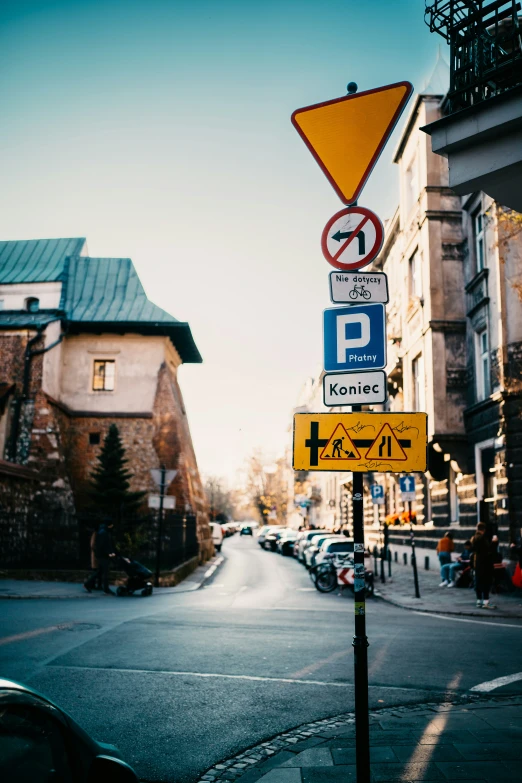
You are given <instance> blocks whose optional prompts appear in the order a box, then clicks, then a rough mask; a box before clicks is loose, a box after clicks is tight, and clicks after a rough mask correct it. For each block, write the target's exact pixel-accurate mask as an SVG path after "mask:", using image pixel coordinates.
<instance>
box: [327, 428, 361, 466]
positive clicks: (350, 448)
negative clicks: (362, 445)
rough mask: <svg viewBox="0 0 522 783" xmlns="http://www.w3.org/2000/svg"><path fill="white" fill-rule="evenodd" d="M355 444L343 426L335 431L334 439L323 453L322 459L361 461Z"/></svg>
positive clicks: (332, 438)
mask: <svg viewBox="0 0 522 783" xmlns="http://www.w3.org/2000/svg"><path fill="white" fill-rule="evenodd" d="M360 458H361V455H360V454H359V452H358V451H357V449H356V447H355V445H354V442H353V441H352V439H351V438H350V436H349V435H348V433H347V431H346V429H345V428H344V426H343V425H342V424H338V425H337V427H336V428H335V429H334V431H333V434H332V437H331V438H330V439H329V441H328V443H327V444H326V446H325V447H324V449H323V450H322V452H321V457H320V459H360Z"/></svg>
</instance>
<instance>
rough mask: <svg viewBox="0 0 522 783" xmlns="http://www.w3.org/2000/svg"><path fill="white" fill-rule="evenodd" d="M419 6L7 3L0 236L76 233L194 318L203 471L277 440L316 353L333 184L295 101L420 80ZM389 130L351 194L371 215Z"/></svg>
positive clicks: (394, 195)
mask: <svg viewBox="0 0 522 783" xmlns="http://www.w3.org/2000/svg"><path fill="white" fill-rule="evenodd" d="M423 17H424V2H423V0H393V2H390V0H372V2H370V0H357V1H355V0H322V1H321V2H319V0H313V1H312V0H299V1H297V0H263V2H257V0H256V1H254V0H242V2H234V1H233V0H83V1H82V0H76V1H75V0H34V1H33V2H29V1H27V2H26V0H2V2H1V3H0V106H1V107H2V108H1V117H2V120H1V123H0V165H1V169H0V170H1V188H0V238H1V239H29V238H40V237H58V236H86V237H87V240H88V247H89V252H90V254H91V255H93V256H129V257H131V258H132V259H133V261H134V263H135V265H136V267H137V270H138V273H139V274H140V276H141V278H142V280H143V283H144V285H145V287H146V290H147V292H148V294H149V296H150V298H151V299H153V301H155V302H156V303H157V304H159V305H160V306H161V307H164V308H165V309H166V310H168V311H170V312H171V313H172V314H173V315H175V316H176V317H177V318H179V319H180V320H187V321H189V323H190V325H191V327H192V330H193V334H194V337H195V339H196V341H197V343H198V345H199V348H200V350H201V353H202V354H203V358H204V364H203V365H201V366H198V365H187V366H185V367H182V368H181V370H180V374H179V375H180V382H181V386H182V390H183V393H184V396H185V400H186V404H187V409H188V413H189V419H190V425H191V429H192V434H193V439H194V444H195V448H196V454H197V457H198V461H199V464H200V468H201V469H202V471H204V472H205V473H216V474H221V475H225V476H228V477H229V478H230V479H232V478H233V476H234V474H235V471H236V470H237V469H238V468H240V467H241V466H242V464H243V463H244V461H245V458H246V457H247V456H248V454H249V453H250V452H251V451H252V450H253V449H254V448H256V447H261V448H263V449H265V451H267V452H269V453H271V454H272V456H275V455H277V453H278V452H279V451H280V450H281V449H282V447H283V444H284V441H285V437H286V428H287V427H288V424H289V422H290V413H291V409H292V407H293V405H294V404H295V400H296V397H297V394H298V392H299V389H300V387H301V384H302V383H303V381H304V380H305V378H306V377H307V376H308V375H310V374H313V373H314V372H315V371H316V370H317V369H320V365H321V361H322V358H321V311H322V309H323V308H324V307H327V306H328V305H329V298H328V287H327V273H328V271H329V269H330V267H328V265H327V264H326V262H325V261H324V259H323V257H322V255H321V251H320V246H319V241H320V235H321V231H322V228H323V225H324V224H325V223H326V221H327V219H328V218H329V217H330V216H331V215H332V214H333V213H334V212H335V211H337V210H338V209H340V208H341V203H340V201H339V200H338V198H337V196H336V195H335V193H334V191H333V190H332V188H331V187H330V185H329V184H328V182H327V180H326V179H325V178H324V176H323V174H322V173H321V172H320V170H319V168H318V167H317V165H316V163H315V162H314V160H313V159H312V157H311V156H310V154H309V152H308V151H307V149H306V148H305V146H304V144H303V143H302V141H301V140H300V139H299V137H298V135H297V133H296V132H295V130H294V129H293V127H292V125H291V123H290V114H291V112H292V111H293V110H294V109H296V108H298V107H300V106H304V105H307V104H310V103H314V102H316V101H322V100H328V99H329V98H335V97H338V96H340V95H343V94H344V93H345V85H346V83H347V82H348V81H351V80H353V81H356V82H357V83H358V85H359V89H360V90H364V89H369V88H371V87H376V86H380V85H383V84H388V83H391V82H395V81H401V80H404V79H407V80H410V81H412V82H413V84H414V85H415V87H416V88H417V89H421V88H422V86H423V84H424V81H425V79H426V78H427V77H428V76H429V74H430V72H431V70H432V68H433V66H434V64H435V60H436V56H437V50H438V47H439V44H440V42H441V40H442V39H440V38H439V37H438V36H435V35H431V34H430V33H429V30H428V28H427V27H426V26H425V24H424V18H423ZM401 125H402V123H401ZM396 134H397V132H396ZM396 134H395V135H396ZM393 143H394V142H393V139H392V141H391V142H390V143H389V145H388V147H387V148H386V150H385V152H384V153H383V156H382V158H381V161H380V162H379V164H378V166H377V168H376V169H375V170H374V173H373V175H372V177H371V179H370V182H369V184H368V185H367V187H366V189H365V191H364V193H363V195H362V197H361V199H360V201H359V203H360V204H363V205H365V206H368V207H371V208H373V209H375V211H376V212H377V213H378V214H379V215H380V216H381V218H382V219H383V220H384V219H385V218H387V217H389V216H390V215H391V214H392V213H393V211H394V208H395V205H396V202H397V199H398V189H397V172H396V170H395V168H396V167H394V166H393V165H392V163H391V153H392V150H393Z"/></svg>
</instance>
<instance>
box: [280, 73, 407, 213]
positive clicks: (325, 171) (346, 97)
mask: <svg viewBox="0 0 522 783" xmlns="http://www.w3.org/2000/svg"><path fill="white" fill-rule="evenodd" d="M401 86H404V87H406V88H407V89H406V92H405V93H404V97H403V99H402V100H401V102H400V104H399V105H398V107H397V109H396V111H395V114H394V115H393V117H392V118H391V120H390V124H389V125H388V127H387V129H386V131H385V133H384V135H383V137H382V139H381V143H380V144H379V146H378V147H377V149H376V150H375V152H374V155H373V157H372V159H371V160H370V162H369V164H368V166H367V168H366V170H365V172H364V174H363V175H362V177H361V181H360V182H359V185H358V187H357V189H356V191H355V193H354V194H353V195H352V197H351V198H350V200H347V198H346V196H345V194H344V193H343V192H342V191H341V190H340V189H339V187H338V186H337V183H336V182H335V180H334V179H333V178H332V176H331V174H330V172H329V171H328V169H327V168H326V167H325V166H324V164H323V162H322V160H321V158H320V157H319V155H318V154H317V153H316V151H315V150H314V148H313V147H312V145H311V144H310V142H309V141H308V139H307V138H306V136H305V134H304V131H302V130H301V128H300V127H299V125H298V122H297V120H296V117H297V115H298V114H300V113H301V112H305V111H309V110H310V109H319V108H321V106H330V105H331V104H333V103H341V102H342V101H350V100H353V99H354V98H360V97H361V95H371V94H372V93H375V92H382V91H383V90H389V89H392V88H393V87H401ZM412 94H413V85H412V84H411V83H410V82H394V83H393V84H385V85H384V86H383V87H375V88H374V89H373V90H364V91H363V92H356V93H353V94H352V95H343V96H342V98H334V99H333V100H330V101H323V102H322V103H314V104H312V105H311V106H302V107H301V108H300V109H296V110H295V111H294V112H292V116H291V120H292V125H293V126H294V128H295V129H296V131H297V132H298V134H299V135H300V136H301V138H302V140H303V141H304V143H305V144H306V146H307V147H308V149H309V150H310V152H311V153H312V155H313V156H314V158H315V160H316V162H317V163H318V164H319V167H320V168H321V171H322V172H323V174H324V175H325V177H326V179H327V180H328V182H329V183H330V185H331V186H332V187H333V189H334V190H335V192H336V193H337V195H338V196H339V198H340V199H341V201H342V202H343V204H346V205H347V206H349V205H350V204H355V202H356V201H357V200H358V198H359V196H360V195H361V192H362V189H363V188H364V186H365V185H366V182H367V181H368V177H369V176H370V174H371V173H372V171H373V168H374V166H375V164H376V163H377V161H378V160H379V157H380V155H381V152H382V151H383V149H384V147H385V146H386V143H387V141H388V139H389V138H390V136H391V134H392V133H393V129H394V128H395V126H396V124H397V122H398V120H399V117H400V116H401V114H402V112H403V110H404V107H405V106H406V104H407V103H408V101H409V100H410V98H411V96H412Z"/></svg>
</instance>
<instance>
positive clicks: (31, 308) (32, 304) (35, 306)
mask: <svg viewBox="0 0 522 783" xmlns="http://www.w3.org/2000/svg"><path fill="white" fill-rule="evenodd" d="M39 308H40V300H39V299H37V298H36V297H34V296H30V297H29V298H28V299H26V300H25V309H26V310H27V312H28V313H37V312H38V310H39Z"/></svg>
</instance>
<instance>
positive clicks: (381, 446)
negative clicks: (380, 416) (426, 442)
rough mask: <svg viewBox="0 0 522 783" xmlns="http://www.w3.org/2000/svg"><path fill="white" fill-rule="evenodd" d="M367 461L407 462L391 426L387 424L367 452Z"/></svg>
mask: <svg viewBox="0 0 522 783" xmlns="http://www.w3.org/2000/svg"><path fill="white" fill-rule="evenodd" d="M366 459H387V460H393V461H395V460H401V461H402V462H404V460H407V459H408V457H407V456H406V452H405V451H404V449H403V448H402V446H401V444H400V443H399V440H398V438H397V435H396V434H395V433H394V431H393V430H392V428H391V427H390V425H389V424H385V425H384V427H383V428H382V430H381V431H380V432H379V434H378V435H377V437H376V438H375V440H374V441H373V443H372V445H371V446H370V448H369V449H368V451H367V452H366Z"/></svg>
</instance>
